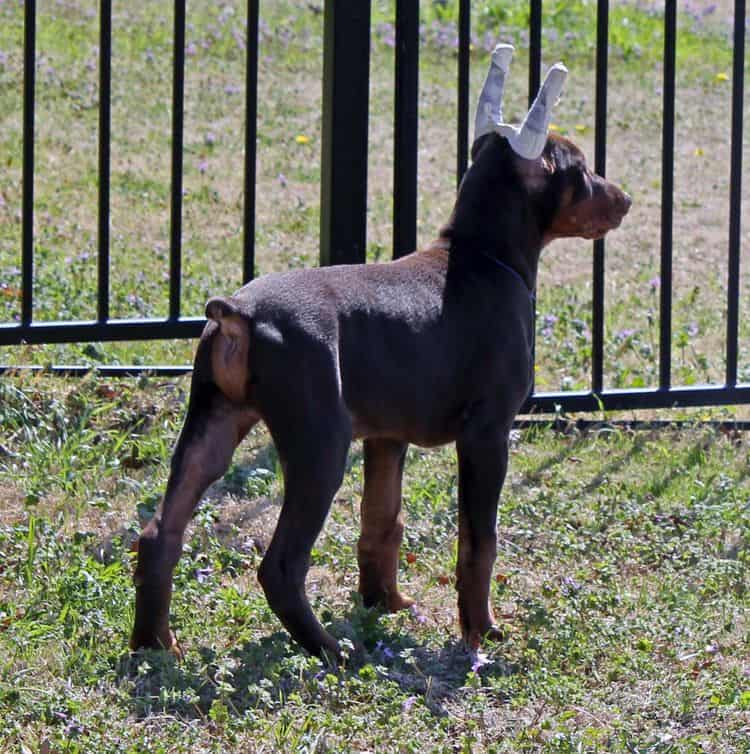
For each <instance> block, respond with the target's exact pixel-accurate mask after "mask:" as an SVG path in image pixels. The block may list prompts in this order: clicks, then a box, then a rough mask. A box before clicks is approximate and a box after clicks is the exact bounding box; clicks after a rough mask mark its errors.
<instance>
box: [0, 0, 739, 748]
mask: <svg viewBox="0 0 750 754" xmlns="http://www.w3.org/2000/svg"><path fill="white" fill-rule="evenodd" d="M39 5H40V8H39V29H38V39H39V50H40V57H39V69H38V72H37V76H38V89H37V96H38V100H39V111H38V121H37V126H38V128H37V165H38V171H37V178H36V185H35V189H36V197H37V203H36V235H35V238H36V252H37V273H36V278H35V317H36V318H38V319H40V320H55V319H66V318H90V317H92V316H93V315H94V313H95V302H96V295H95V287H94V286H95V279H96V210H95V208H96V192H97V185H96V183H97V179H96V165H97V153H96V138H97V117H98V116H97V97H98V93H97V80H98V74H97V66H98V50H97V47H96V45H97V24H98V18H97V12H96V9H95V6H88V5H86V4H84V3H82V2H80V0H60V1H59V2H55V3H51V2H48V3H40V4H39ZM728 5H730V4H729V3H727V2H723V3H718V4H717V7H716V8H714V9H713V10H711V7H710V4H708V3H698V2H693V3H685V4H684V5H683V4H682V3H681V4H680V13H679V29H680V32H679V47H678V51H677V59H678V102H677V114H678V119H677V123H676V129H677V140H676V144H677V147H676V173H675V186H676V193H675V217H674V220H675V249H674V256H675V262H674V270H675V285H674V312H673V342H674V352H673V359H674V374H675V378H674V379H675V383H676V384H685V385H689V384H695V383H701V382H704V381H713V382H720V381H721V379H722V376H723V370H724V342H723V338H724V328H725V304H724V299H725V289H726V256H727V233H728V223H727V218H728V196H729V189H728V181H729V140H728V134H729V114H728V106H729V102H730V92H731V23H730V22H731V17H730V16H729V13H730V10H729V8H728ZM544 6H545V7H544V22H545V32H544V60H545V63H551V62H554V61H555V60H556V59H563V60H565V62H566V64H567V65H568V67H569V69H570V71H571V75H570V77H569V83H568V86H567V90H566V94H565V96H564V98H563V100H562V102H561V103H560V106H559V111H558V115H557V117H556V122H555V128H557V129H558V130H560V131H562V132H565V133H567V134H569V135H570V136H571V137H572V138H574V140H576V141H577V142H578V143H580V144H581V146H582V147H583V148H584V149H585V151H586V152H587V154H588V155H589V156H590V158H593V110H594V98H593V91H594V89H593V54H594V48H593V40H594V13H593V10H594V7H595V4H594V3H592V2H585V1H584V0H570V1H567V2H563V0H551V1H550V2H549V3H545V4H544ZM526 8H527V3H525V2H521V1H520V0H518V1H516V0H508V2H499V0H492V1H490V2H482V3H475V4H474V34H475V38H474V41H473V51H472V96H475V94H476V92H477V91H478V87H479V86H480V85H481V80H482V78H483V76H484V74H485V71H486V66H487V61H488V50H489V49H491V47H492V46H493V45H494V43H495V41H497V40H501V41H512V42H514V43H515V44H516V47H517V54H516V59H515V61H514V64H513V69H512V70H513V72H514V74H513V76H512V77H511V80H510V82H509V86H508V90H507V93H506V103H507V105H506V108H505V111H506V116H507V117H509V118H511V119H517V118H519V117H520V116H521V115H522V114H523V113H522V110H523V106H524V104H525V102H526V94H527V93H526V89H525V87H526V81H527V75H526V63H527V60H528V34H527V32H526V31H525V18H526V12H527V11H526ZM320 10H321V9H320V7H318V4H316V3H308V4H300V3H292V2H290V1H289V2H287V1H286V0H276V1H275V2H271V1H269V2H266V3H262V4H261V19H262V21H261V48H260V76H259V124H258V156H259V164H258V191H257V196H258V203H257V266H258V269H257V272H258V274H262V273H265V272H268V271H272V270H279V269H286V268H289V267H297V266H310V265H314V264H316V262H317V238H318V224H319V179H320V166H319V155H320V77H321V73H322V57H321V38H322V14H321V13H320ZM244 12H245V11H244V5H243V4H241V3H237V2H234V0H229V1H228V2H226V3H223V4H221V5H215V4H211V3H208V2H205V0H201V1H200V2H198V1H196V2H192V3H190V4H189V8H188V34H187V47H186V52H187V69H186V81H187V100H186V110H185V112H186V135H185V146H186V155H185V190H186V191H185V197H184V248H185V261H184V271H185V280H184V286H183V307H182V308H183V312H184V313H185V314H200V313H201V311H202V307H203V305H204V303H205V300H206V299H207V298H208V296H209V295H211V294H215V293H219V292H228V291H231V290H232V289H233V288H235V287H237V286H238V285H239V283H240V268H241V264H240V257H241V217H242V216H241V209H242V186H241V182H242V175H241V171H238V170H237V165H238V161H239V156H240V155H241V153H242V145H243V139H244V133H243V125H242V124H243V120H242V118H243V116H242V111H243V62H244V44H245V40H244ZM422 12H423V17H424V31H423V44H422V49H421V61H422V69H421V72H420V153H419V157H420V162H419V185H420V202H419V217H418V223H419V224H418V230H419V240H420V243H426V242H428V241H429V240H430V239H431V238H433V237H434V236H435V234H436V232H437V229H438V228H439V226H440V224H441V223H442V222H444V221H445V220H446V218H447V216H448V213H449V211H450V208H451V204H452V201H453V196H454V192H455V176H454V175H453V174H452V172H451V171H452V166H453V165H455V47H454V40H455V7H454V4H453V3H451V2H448V3H426V2H423V3H422ZM114 17H115V34H114V43H113V49H114V64H113V72H114V73H113V102H112V108H113V145H112V155H113V163H112V257H113V270H112V280H113V283H112V314H113V316H118V317H129V316H137V317H140V316H161V315H164V314H166V311H167V288H168V281H167V278H166V272H167V268H168V221H169V209H168V194H169V169H170V165H169V129H170V112H169V101H170V99H169V98H170V91H171V81H170V75H171V72H170V57H171V46H170V39H171V17H170V14H169V6H168V5H165V4H154V3H145V2H143V1H142V0H136V1H134V2H132V3H128V4H115V9H114ZM22 20H23V7H22V6H21V5H20V4H18V3H15V2H5V3H3V2H0V161H2V165H3V181H2V183H0V321H6V322H11V321H14V319H16V318H17V317H18V314H19V313H20V297H19V293H20V292H19V287H20V270H19V268H20V252H19V249H20V233H21V225H20V214H19V213H20V196H21V193H20V192H21V135H22V132H21V89H20V86H19V81H20V80H21V72H22V48H21V42H22ZM392 21H393V7H392V3H391V2H386V0H374V1H373V33H372V63H371V72H372V81H371V93H370V94H371V96H370V101H371V126H370V142H371V150H370V158H369V166H368V167H369V175H370V181H369V187H368V190H369V211H368V257H369V258H370V259H371V260H375V259H387V258H388V257H389V256H390V242H391V241H390V239H391V209H392V201H391V193H390V192H391V169H392V157H391V155H392V134H391V126H392V116H393V111H392V108H393V102H392V81H393V25H392ZM611 23H612V32H611V39H610V42H611V47H610V61H609V63H610V89H609V95H608V100H609V130H608V144H609V150H608V153H609V160H608V177H610V178H612V179H613V180H616V181H618V182H619V183H621V184H622V185H623V186H624V188H626V189H627V190H628V191H629V192H630V193H631V194H632V195H633V197H634V206H633V209H632V210H631V213H630V215H629V216H628V218H627V219H626V221H625V223H624V224H623V226H622V228H621V229H620V230H618V231H617V232H615V233H613V234H611V235H610V237H609V239H608V242H607V259H606V265H607V268H606V269H607V273H606V274H607V283H606V295H607V307H606V353H605V360H606V370H605V383H606V385H607V386H608V387H629V386H630V387H638V386H650V385H654V384H655V382H656V380H657V375H658V298H659V286H660V282H661V281H660V280H659V278H658V273H659V216H660V215H659V212H660V209H659V202H660V194H661V184H660V180H661V166H660V153H661V116H660V107H661V90H660V87H661V76H662V69H661V53H662V44H663V36H662V31H661V29H662V26H663V17H662V15H661V10H660V8H659V7H658V4H655V3H647V2H622V3H615V4H613V7H612V10H611ZM746 103H747V98H746ZM748 109H749V108H748V105H747V104H746V105H745V112H746V114H747V111H748ZM746 121H748V119H747V117H746ZM744 152H745V154H744V165H745V181H744V185H750V184H749V179H750V176H749V175H748V168H747V166H748V165H750V142H748V140H747V139H745V146H744ZM447 166H450V167H447ZM745 196H746V197H748V196H750V194H748V193H747V192H745ZM748 209H749V208H748V199H747V198H746V199H745V200H744V205H743V216H745V217H747V216H750V212H749V211H748ZM745 225H746V226H747V223H746V224H745ZM749 235H750V230H749V229H748V227H745V228H744V229H743V244H744V248H747V245H748V236H749ZM743 261H744V260H743ZM742 275H743V277H742V280H741V296H742V298H741V302H742V305H743V306H742V307H741V319H740V330H741V332H740V350H739V371H740V378H741V379H742V380H745V381H747V380H750V330H749V328H748V323H749V322H750V320H748V317H747V315H746V312H745V307H746V302H747V301H748V294H750V287H749V282H750V279H749V277H748V275H749V272H748V265H747V264H744V268H743V271H742ZM590 276H591V253H590V245H588V244H586V243H584V242H580V241H574V242H569V243H567V242H566V243H559V244H558V245H553V246H552V247H551V248H549V249H548V250H547V251H545V255H544V257H543V262H542V269H541V271H540V289H539V296H538V310H539V317H538V321H537V341H538V364H537V389H539V390H558V389H583V388H587V387H588V374H589V371H590V366H589V364H590V323H591V313H590V299H591V283H590ZM193 347H194V344H193V343H192V342H189V341H180V342H174V341H171V342H151V343H127V344H112V343H89V344H77V345H61V346H35V347H21V348H6V349H0V362H2V363H15V364H48V363H65V362H67V363H71V362H75V363H89V364H92V365H96V364H115V363H127V364H130V363H143V364H152V363H178V364H187V363H189V362H190V359H191V354H192V349H193ZM187 388H188V378H180V379H176V380H166V379H156V378H153V377H143V378H140V379H138V380H122V381H117V380H106V379H104V378H102V377H101V376H96V375H95V374H94V375H91V376H89V377H87V378H85V379H82V380H62V379H53V378H51V377H49V376H44V375H41V376H40V375H37V376H35V375H30V374H25V375H17V376H3V377H2V378H1V379H0V555H1V557H0V573H1V574H2V577H1V578H0V657H2V659H1V660H0V721H1V722H0V751H18V750H20V751H23V752H26V751H29V752H47V753H49V754H52V753H53V752H54V753H56V752H132V753H133V754H134V753H135V752H162V751H163V752H202V751H216V752H227V751H241V752H244V751H248V752H252V751H259V752H260V751H265V752H277V751H299V752H312V751H317V752H346V751H373V752H374V751H378V752H381V751H382V752H412V751H413V752H417V751H420V752H421V751H433V750H434V751H444V752H456V751H458V752H475V751H476V752H479V751H493V752H513V753H515V752H545V753H546V752H602V754H614V753H617V754H619V753H620V752H622V753H623V754H626V753H627V754H633V753H635V752H638V754H646V752H649V753H650V754H651V753H653V754H667V753H670V754H677V753H680V754H683V753H685V754H687V753H691V754H692V753H693V752H695V753H696V754H697V753H698V752H716V753H721V754H729V753H730V752H731V753H734V752H748V751H750V662H749V661H748V657H749V656H750V652H749V650H750V646H749V645H750V626H749V625H748V607H749V606H750V605H749V604H748V602H749V597H748V591H747V587H748V562H750V544H749V543H748V534H747V532H748V525H749V524H750V478H749V473H748V469H749V468H750V466H749V463H750V442H749V440H748V437H746V436H745V435H743V434H740V433H736V432H734V431H732V430H730V429H726V428H725V427H721V426H719V425H718V424H717V423H713V424H706V423H703V424H702V423H701V420H704V419H713V420H722V421H723V420H727V419H732V418H738V417H739V418H744V417H745V416H746V410H745V411H744V412H743V410H741V409H724V410H721V411H715V410H701V411H696V412H682V413H679V414H677V413H669V414H664V416H667V417H669V418H680V419H682V420H685V423H683V424H681V425H680V426H679V428H674V429H670V430H662V431H655V430H639V431H631V430H628V429H627V428H625V427H624V426H623V425H622V424H614V423H613V422H612V421H611V420H612V419H613V417H611V416H605V415H601V416H597V417H595V418H596V419H599V420H601V423H600V424H599V425H598V426H594V427H591V428H588V429H586V430H580V429H576V427H575V425H574V424H573V423H569V422H567V421H566V419H565V418H564V417H563V418H562V419H560V420H558V422H557V423H556V424H555V426H554V427H552V426H542V425H534V426H532V427H531V428H527V429H524V430H522V431H519V432H518V433H517V434H515V435H514V443H513V450H512V457H511V470H510V473H509V478H508V481H507V484H506V489H505V491H504V493H503V496H502V498H501V501H500V516H499V548H498V550H499V551H498V561H497V566H496V570H495V580H494V582H493V591H492V601H493V605H494V608H495V611H496V613H497V615H498V616H499V617H501V619H502V623H503V625H504V626H505V628H506V639H505V641H503V642H502V643H499V644H494V645H490V646H487V647H486V648H485V651H484V652H483V653H482V654H481V655H479V656H473V655H470V654H469V653H467V652H466V651H465V650H464V648H463V647H462V645H461V643H460V641H459V640H458V636H459V632H458V625H457V618H456V605H455V590H454V588H453V571H454V568H455V557H456V554H455V539H456V472H455V462H454V458H453V451H452V449H450V448H447V449H443V450H431V451H423V450H419V449H416V448H414V449H412V450H411V451H410V454H409V456H408V460H407V470H406V484H405V490H404V506H405V509H406V518H407V530H406V539H405V543H404V547H403V549H402V562H401V571H400V579H401V581H402V583H403V584H404V586H405V591H407V592H408V593H410V594H411V595H412V596H414V597H416V598H417V600H418V605H419V609H418V610H416V611H413V612H407V613H402V614H398V615H393V616H388V615H382V614H380V613H378V612H376V611H370V610H365V609H364V608H363V607H362V606H361V604H360V603H359V602H358V601H357V598H356V594H355V593H354V592H355V590H356V555H355V548H356V538H357V532H358V528H359V523H358V518H359V512H358V501H359V495H360V492H361V486H362V469H361V458H360V455H361V448H360V447H359V446H357V445H355V446H354V447H353V450H352V455H351V459H350V464H349V469H348V472H347V475H346V478H345V481H344V484H343V486H342V488H341V490H340V491H339V493H338V496H337V499H336V502H335V504H334V507H333V509H332V512H331V515H330V517H329V520H328V522H327V524H326V528H325V530H324V533H323V534H322V535H321V538H320V540H319V542H318V543H317V545H316V549H315V550H314V552H313V567H312V569H311V572H310V576H309V579H308V593H309V596H310V599H311V602H312V604H313V606H314V609H315V610H316V612H317V614H318V615H319V616H320V617H321V618H322V620H323V621H324V623H325V624H326V625H327V626H328V627H329V629H330V630H331V631H332V632H333V633H334V634H335V635H336V636H338V637H339V638H340V639H342V640H343V641H344V642H345V643H346V645H347V646H348V650H347V652H348V658H347V660H346V662H345V663H344V664H343V666H342V667H340V668H338V669H333V668H330V667H325V666H323V665H321V663H320V662H319V661H318V660H316V659H311V658H309V657H307V656H306V655H305V654H304V653H302V652H301V651H300V650H299V649H298V648H297V647H296V646H295V645H293V644H290V642H289V639H288V636H287V635H286V634H285V633H284V632H283V631H282V629H281V625H280V623H279V622H278V620H277V619H276V618H275V616H274V615H273V613H272V612H271V611H270V609H269V608H268V606H267V605H266V602H265V600H264V598H263V595H262V592H261V590H260V588H259V586H258V584H257V580H256V577H255V571H256V568H257V565H258V563H259V562H260V559H261V557H262V552H263V549H264V547H265V546H266V545H267V543H268V541H269V538H270V534H271V532H272V531H273V526H274V523H275V520H276V517H277V515H278V509H279V505H280V501H281V493H282V487H281V474H280V469H279V467H278V463H277V459H276V456H275V453H274V450H273V447H272V446H271V444H270V441H269V437H268V435H267V433H266V432H265V430H264V429H263V428H260V427H259V428H257V429H255V430H253V432H252V433H251V435H250V436H249V437H248V439H247V440H246V441H245V442H244V443H243V445H242V446H241V448H240V449H239V450H238V452H237V455H236V457H235V461H234V464H233V465H232V467H231V468H230V470H229V472H228V473H227V474H226V475H225V477H224V478H223V480H221V481H220V482H218V483H217V484H216V485H214V486H213V487H212V488H211V489H210V490H209V492H208V493H207V495H206V498H205V500H204V501H203V503H202V504H201V506H200V507H199V510H198V513H197V515H196V517H195V519H194V521H193V523H192V525H191V530H190V536H189V539H188V542H187V544H186V548H185V554H184V556H183V559H182V561H181V563H180V566H179V568H178V572H177V576H176V596H175V600H174V604H173V616H174V623H175V625H176V629H177V632H178V635H179V637H180V640H181V642H182V643H183V646H184V648H185V649H186V658H185V660H184V662H183V663H181V664H176V663H175V662H174V661H173V660H172V659H171V658H169V657H166V656H164V655H163V654H161V653H143V654H139V655H136V656H130V655H129V654H128V653H127V651H126V647H127V636H128V632H129V629H130V625H131V621H132V617H133V589H132V585H131V581H130V574H131V572H132V555H131V549H130V548H131V545H132V542H133V540H134V538H135V537H136V536H137V532H138V531H139V528H140V526H141V525H142V523H143V522H144V521H145V520H147V519H148V518H149V516H150V515H151V514H152V513H153V511H154V510H155V507H156V505H157V504H158V502H159V500H160V498H161V495H162V494H163V491H164V486H165V483H166V475H167V472H168V464H169V456H170V451H171V447H172V445H173V443H174V440H175V437H176V434H177V432H178V431H179V427H180V423H181V419H182V416H183V412H184V408H185V396H186V391H187ZM618 418H620V419H622V418H623V417H622V416H620V417H618ZM625 418H628V417H625Z"/></svg>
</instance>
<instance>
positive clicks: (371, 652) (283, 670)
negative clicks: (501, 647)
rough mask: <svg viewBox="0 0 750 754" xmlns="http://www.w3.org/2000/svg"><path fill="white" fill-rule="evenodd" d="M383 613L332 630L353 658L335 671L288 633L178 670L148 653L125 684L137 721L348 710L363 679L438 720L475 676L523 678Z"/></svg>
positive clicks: (347, 620) (125, 662)
mask: <svg viewBox="0 0 750 754" xmlns="http://www.w3.org/2000/svg"><path fill="white" fill-rule="evenodd" d="M379 615H380V614H379V612H378V611H377V610H366V609H364V608H362V607H361V606H358V605H355V606H353V607H352V608H351V609H350V610H349V611H348V612H347V613H346V614H344V616H343V617H341V618H340V619H339V620H337V621H336V622H335V623H334V624H333V625H331V626H329V629H330V630H331V632H332V633H333V634H334V635H335V636H336V637H337V638H338V639H339V640H341V641H342V643H343V645H344V647H345V650H344V651H345V654H346V657H345V659H344V660H343V661H342V662H341V663H340V664H339V665H335V664H332V663H329V662H323V661H319V660H317V659H316V658H312V657H310V656H309V655H307V654H306V653H304V652H303V650H302V649H300V648H299V646H298V645H296V644H294V643H293V642H292V641H291V640H290V638H289V636H288V634H286V633H285V632H283V631H278V632H276V633H273V634H270V635H268V636H266V637H263V638H261V639H259V640H257V641H248V642H244V643H242V644H238V645H237V646H236V647H234V648H233V649H232V650H231V651H230V652H228V653H222V655H221V656H219V655H218V654H217V652H216V651H215V650H214V649H212V648H209V647H206V646H203V647H199V648H198V651H197V653H190V654H189V655H188V656H187V657H186V659H185V660H184V661H183V662H181V663H178V662H177V661H176V660H175V659H174V657H173V656H171V655H168V654H167V653H165V652H156V651H151V650H146V651H144V650H141V651H139V652H137V653H134V654H130V655H127V656H125V657H123V659H122V662H121V665H120V677H121V679H122V680H123V681H129V682H130V683H131V684H132V686H131V693H130V702H131V707H132V711H133V714H134V715H135V716H136V717H139V718H145V717H148V716H150V715H152V714H172V715H177V716H180V717H182V718H184V719H206V718H208V719H214V718H215V717H216V715H217V714H218V715H228V716H236V717H242V716H243V715H244V714H245V713H246V712H247V711H248V710H255V711H256V712H268V713H270V712H272V711H273V710H277V709H279V708H280V707H283V706H285V705H286V703H287V700H288V699H289V698H290V697H291V696H292V695H297V696H298V697H301V698H302V699H305V698H309V699H311V700H315V701H316V702H317V703H321V702H323V703H325V700H326V699H330V703H331V705H332V706H336V705H338V704H340V703H341V700H342V699H343V698H345V697H346V694H347V693H348V691H347V688H348V687H349V685H350V683H351V682H352V681H354V680H355V679H356V680H357V681H362V680H364V681H368V680H369V681H371V682H374V683H378V682H382V683H393V684H396V685H397V686H398V687H399V688H400V689H401V691H402V692H403V693H405V694H406V695H407V696H406V699H405V700H404V705H405V707H408V706H409V705H411V704H413V703H414V702H416V701H417V700H419V699H421V700H422V702H423V703H424V705H425V706H426V707H427V708H428V709H429V710H430V711H431V712H432V714H434V715H435V716H439V717H443V716H445V715H447V714H448V712H447V710H446V707H445V705H446V702H448V701H450V699H451V698H452V697H453V696H454V695H455V693H456V692H457V691H459V690H460V689H462V688H465V687H466V686H467V682H468V680H469V678H470V674H471V673H472V672H474V673H475V674H476V675H475V676H474V678H475V679H476V678H479V679H480V682H482V683H485V682H486V681H487V680H489V679H490V678H492V677H499V676H507V675H511V674H513V673H517V672H519V668H518V667H517V666H514V665H512V664H510V663H507V662H506V661H505V660H503V658H502V656H496V657H494V659H491V660H486V659H485V660H483V662H482V664H481V667H480V666H479V663H477V657H476V655H473V654H472V653H470V652H468V651H467V650H466V648H465V646H464V645H463V643H462V642H460V641H459V640H451V641H447V642H446V643H444V644H443V645H442V646H441V647H439V648H434V647H429V646H425V645H423V644H420V643H419V642H418V641H417V640H416V639H414V637H413V636H412V635H411V634H410V633H408V632H407V631H398V632H396V631H392V630H390V629H388V628H387V627H386V626H384V625H383V623H382V622H381V621H380V620H379Z"/></svg>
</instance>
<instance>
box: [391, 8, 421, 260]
mask: <svg viewBox="0 0 750 754" xmlns="http://www.w3.org/2000/svg"><path fill="white" fill-rule="evenodd" d="M418 103H419V0H397V2H396V93H395V103H394V150H393V258H394V259H396V258H398V257H401V256H403V255H404V254H408V253H409V252H412V251H414V249H416V248H417V163H418V161H417V152H418V147H417V131H418V116H419V112H418Z"/></svg>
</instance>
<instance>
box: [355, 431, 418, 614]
mask: <svg viewBox="0 0 750 754" xmlns="http://www.w3.org/2000/svg"><path fill="white" fill-rule="evenodd" d="M406 447H407V446H406V444H405V443H401V442H397V441H395V440H388V439H369V440H365V441H364V455H365V488H364V493H363V495H362V505H361V517H362V534H361V536H360V538H359V544H358V546H357V558H358V561H359V592H360V594H361V595H362V598H363V601H364V604H365V606H366V607H370V606H372V605H382V606H383V607H385V609H386V610H388V611H390V612H394V611H396V610H401V609H402V608H406V607H410V606H411V605H412V604H413V600H411V599H409V598H407V597H404V596H403V595H402V594H401V593H400V592H399V589H398V585H397V574H398V554H399V548H400V546H401V539H402V537H403V533H404V523H403V518H402V516H401V477H402V474H403V471H404V459H405V458H406Z"/></svg>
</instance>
